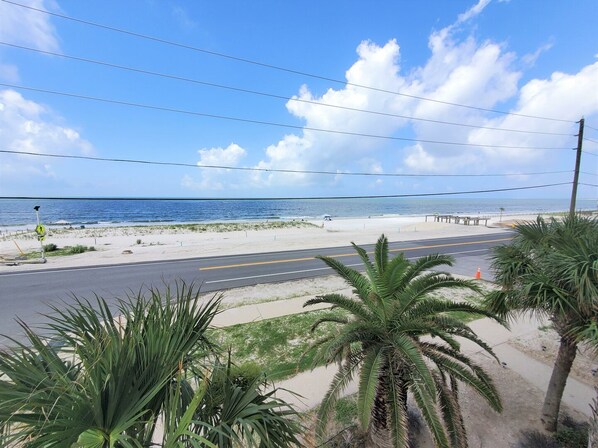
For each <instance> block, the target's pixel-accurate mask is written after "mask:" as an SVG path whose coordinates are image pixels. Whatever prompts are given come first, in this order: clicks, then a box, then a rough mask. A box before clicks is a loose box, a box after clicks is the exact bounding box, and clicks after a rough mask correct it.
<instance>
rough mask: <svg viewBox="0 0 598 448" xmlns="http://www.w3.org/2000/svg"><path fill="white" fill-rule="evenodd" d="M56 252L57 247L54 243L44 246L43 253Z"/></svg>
mask: <svg viewBox="0 0 598 448" xmlns="http://www.w3.org/2000/svg"><path fill="white" fill-rule="evenodd" d="M55 250H58V246H57V245H56V244H54V243H49V244H44V251H45V252H54V251H55Z"/></svg>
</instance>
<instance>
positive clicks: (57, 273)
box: [0, 232, 510, 345]
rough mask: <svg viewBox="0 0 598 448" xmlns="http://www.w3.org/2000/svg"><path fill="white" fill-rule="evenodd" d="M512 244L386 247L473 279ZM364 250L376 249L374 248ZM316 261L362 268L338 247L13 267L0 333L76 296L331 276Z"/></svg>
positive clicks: (0, 295)
mask: <svg viewBox="0 0 598 448" xmlns="http://www.w3.org/2000/svg"><path fill="white" fill-rule="evenodd" d="M509 239H510V234H509V233H506V232H505V233H504V234H488V235H476V236H469V237H458V238H443V239H428V240H418V241H407V242H400V243H390V244H389V247H390V250H391V256H392V254H394V253H399V252H405V254H406V256H407V257H408V258H417V257H420V256H422V255H426V254H430V253H444V254H451V255H453V256H454V257H455V259H456V263H455V266H453V267H452V268H449V269H447V270H449V271H450V272H452V273H455V274H461V275H467V276H473V275H474V274H475V272H476V270H477V268H478V267H480V268H481V269H482V272H483V273H484V275H486V274H487V273H488V254H489V249H490V248H491V247H493V246H496V245H499V244H506V243H508V241H509ZM364 247H365V248H366V249H367V250H368V251H371V250H372V249H373V245H371V246H364ZM316 255H327V256H332V257H335V258H338V259H339V260H341V261H342V262H343V263H344V264H346V265H349V266H354V267H358V266H360V265H361V263H360V260H359V258H358V257H357V255H355V251H354V250H353V248H351V247H335V248H321V249H308V250H297V251H288V252H270V253H260V254H248V255H231V256H223V257H206V258H193V259H185V260H169V261H155V262H145V263H133V264H119V265H110V266H89V267H74V268H64V269H62V268H61V269H51V268H50V269H44V270H41V271H40V270H38V271H29V272H18V271H16V270H18V267H15V272H9V273H3V274H0V334H2V335H9V336H16V335H18V334H19V333H20V328H19V326H18V324H17V323H16V321H15V317H17V316H18V317H19V318H21V319H23V320H24V321H25V322H27V323H28V324H33V325H35V324H38V323H40V322H42V321H43V318H42V317H41V316H40V314H39V313H42V312H46V311H47V310H48V308H47V306H46V304H49V303H52V304H58V305H60V304H62V303H65V302H66V303H68V302H70V301H72V300H73V296H77V297H79V298H82V297H85V298H92V297H93V295H94V294H97V295H100V296H102V297H104V298H106V299H112V298H115V297H122V296H123V295H124V294H126V293H127V292H137V291H139V290H140V289H142V288H144V287H148V286H155V287H159V288H160V287H163V286H164V284H165V283H172V282H173V281H174V280H177V279H182V280H184V281H185V282H195V283H196V284H201V285H202V291H206V292H209V291H216V290H222V289H229V288H236V287H240V286H247V285H254V284H258V283H270V282H283V281H288V280H295V279H301V278H309V277H317V276H321V275H329V274H330V273H331V272H332V271H331V270H330V269H328V268H327V267H325V266H324V264H323V263H322V261H320V260H317V259H315V258H314V256H316ZM5 344H6V339H4V338H2V337H0V345H5Z"/></svg>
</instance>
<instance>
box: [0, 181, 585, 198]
mask: <svg viewBox="0 0 598 448" xmlns="http://www.w3.org/2000/svg"><path fill="white" fill-rule="evenodd" d="M571 183H572V182H560V183H555V184H544V185H528V186H525V187H511V188H493V189H490V190H469V191H445V192H442V193H412V194H387V195H367V196H307V197H263V198H260V197H257V198H143V197H131V198H114V197H93V198H84V197H58V196H56V197H50V196H0V199H19V200H21V199H52V200H58V199H60V200H67V201H80V200H86V201H94V200H95V201H106V200H110V201H150V200H160V201H292V200H323V199H328V200H332V199H335V200H336V199H384V198H416V197H418V198H419V197H429V196H455V195H461V194H481V193H496V192H500V191H516V190H532V189H537V188H548V187H556V186H559V185H570V184H571ZM583 185H585V184H583Z"/></svg>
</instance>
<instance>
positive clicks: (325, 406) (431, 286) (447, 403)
mask: <svg viewBox="0 0 598 448" xmlns="http://www.w3.org/2000/svg"><path fill="white" fill-rule="evenodd" d="M353 247H354V248H355V250H356V251H357V253H358V254H359V256H360V258H361V260H362V262H363V265H364V267H365V275H364V274H361V273H360V272H358V271H356V270H354V269H351V268H349V267H347V266H345V265H344V264H342V263H340V262H339V261H337V260H335V259H333V258H329V257H318V258H320V259H321V260H322V261H324V263H326V264H327V265H328V266H330V267H331V268H332V269H334V270H335V271H336V273H337V274H339V275H340V276H341V277H342V278H343V279H344V280H345V281H346V282H347V283H349V285H351V286H352V287H353V288H354V290H353V293H354V295H353V296H351V297H347V296H343V295H339V294H327V295H324V296H321V297H317V298H315V299H311V300H308V301H307V302H306V303H305V306H308V305H313V304H317V303H327V304H330V305H332V306H333V307H335V308H338V309H341V310H345V311H346V312H347V317H344V318H339V317H338V314H336V313H335V314H330V315H329V316H324V317H323V318H322V319H320V320H319V321H318V322H316V324H315V325H314V327H313V328H314V329H315V328H316V327H317V326H319V325H320V324H322V323H324V322H332V323H334V324H336V326H337V329H336V330H337V331H335V332H334V331H333V332H331V333H330V334H329V335H328V336H326V337H324V338H323V339H321V340H319V341H317V342H316V343H315V344H314V349H315V350H316V357H315V360H314V362H315V363H320V362H324V363H327V364H329V363H332V362H335V361H337V360H338V359H339V357H340V358H342V360H343V361H342V364H341V366H340V367H339V371H338V373H337V374H336V375H335V377H334V379H333V381H332V383H331V385H330V388H329V390H328V392H327V393H326V395H325V396H324V399H323V401H322V404H321V406H320V409H319V411H318V427H317V433H318V435H319V436H320V437H321V436H322V435H323V431H324V428H325V425H326V422H327V421H328V417H329V414H330V411H331V409H333V407H334V403H335V402H336V400H337V398H338V397H339V396H340V394H341V392H342V391H343V390H344V389H345V388H346V387H347V385H348V384H349V383H350V382H351V380H352V379H353V378H354V377H356V376H359V392H358V414H359V421H360V424H361V426H362V429H364V430H366V431H367V432H368V437H369V441H370V443H371V444H373V445H375V446H389V445H390V446H393V447H406V446H407V444H408V438H409V434H408V425H407V395H408V394H409V393H411V394H412V396H413V398H414V401H415V403H416V405H417V407H418V408H419V410H420V412H421V414H422V416H423V419H424V420H425V422H426V424H427V426H428V428H429V429H430V431H431V433H432V436H433V439H434V441H435V444H436V445H437V446H439V447H464V446H466V444H467V436H466V433H465V427H464V424H463V419H462V415H461V409H460V405H459V399H458V386H459V383H464V384H466V385H468V386H471V387H473V389H474V390H475V391H477V393H478V394H479V395H480V396H481V397H482V398H484V399H485V400H486V401H487V402H488V403H489V404H490V406H491V407H492V408H493V409H494V410H496V411H499V412H500V411H501V410H502V406H501V402H500V398H499V396H498V393H497V391H496V388H495V386H494V384H493V383H492V380H491V379H490V377H489V376H488V375H487V374H486V373H485V372H484V370H483V369H482V368H481V367H479V366H478V365H476V364H475V363H474V362H473V361H472V360H471V359H470V358H469V357H467V356H466V355H464V354H463V353H461V351H460V344H459V341H458V338H464V339H468V340H470V341H472V342H474V343H476V344H478V345H479V346H480V347H481V348H482V349H484V350H485V351H487V352H488V353H490V354H491V355H492V356H494V354H493V352H492V349H491V348H490V347H489V346H488V345H487V344H486V343H484V342H483V341H482V340H480V339H479V338H478V337H477V336H476V334H475V333H474V332H473V331H472V330H471V329H470V328H469V327H468V326H467V325H466V324H465V323H464V322H463V321H462V320H461V319H459V318H458V317H455V315H453V314H451V313H452V312H461V313H467V314H471V315H477V316H488V317H490V318H495V317H494V315H493V314H491V313H490V312H488V311H486V310H485V309H482V308H479V307H477V306H475V305H473V304H470V303H465V302H455V301H451V300H443V299H439V298H436V297H435V296H434V295H433V293H435V292H436V293H441V290H442V289H443V288H467V289H470V290H473V291H479V289H478V287H477V286H476V285H475V284H474V283H473V282H471V281H466V280H460V279H456V278H453V277H452V276H450V275H449V274H447V273H443V272H427V271H428V270H430V269H433V268H436V267H438V266H442V265H449V266H450V265H452V258H451V257H449V256H446V255H429V256H426V257H422V258H420V259H418V260H416V261H415V262H410V261H409V260H407V259H406V258H405V256H404V255H403V254H402V253H401V254H399V255H397V256H396V257H394V258H393V259H392V260H389V255H388V253H389V249H388V241H387V239H386V237H385V236H384V235H382V236H381V237H380V239H379V240H378V242H377V244H376V248H375V253H374V261H373V262H372V261H371V260H370V258H369V256H368V254H367V252H366V251H365V250H364V249H362V248H360V247H358V246H356V245H355V244H353Z"/></svg>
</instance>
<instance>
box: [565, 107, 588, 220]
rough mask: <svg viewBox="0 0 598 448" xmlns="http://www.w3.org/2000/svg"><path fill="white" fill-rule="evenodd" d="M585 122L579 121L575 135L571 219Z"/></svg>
mask: <svg viewBox="0 0 598 448" xmlns="http://www.w3.org/2000/svg"><path fill="white" fill-rule="evenodd" d="M584 122H585V120H584V119H583V118H582V119H581V120H579V133H578V134H577V155H576V157H575V172H574V174H573V190H572V191H571V206H570V207H569V214H570V215H571V217H573V216H574V215H575V201H577V184H578V182H579V165H580V164H581V148H582V144H583V126H584Z"/></svg>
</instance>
